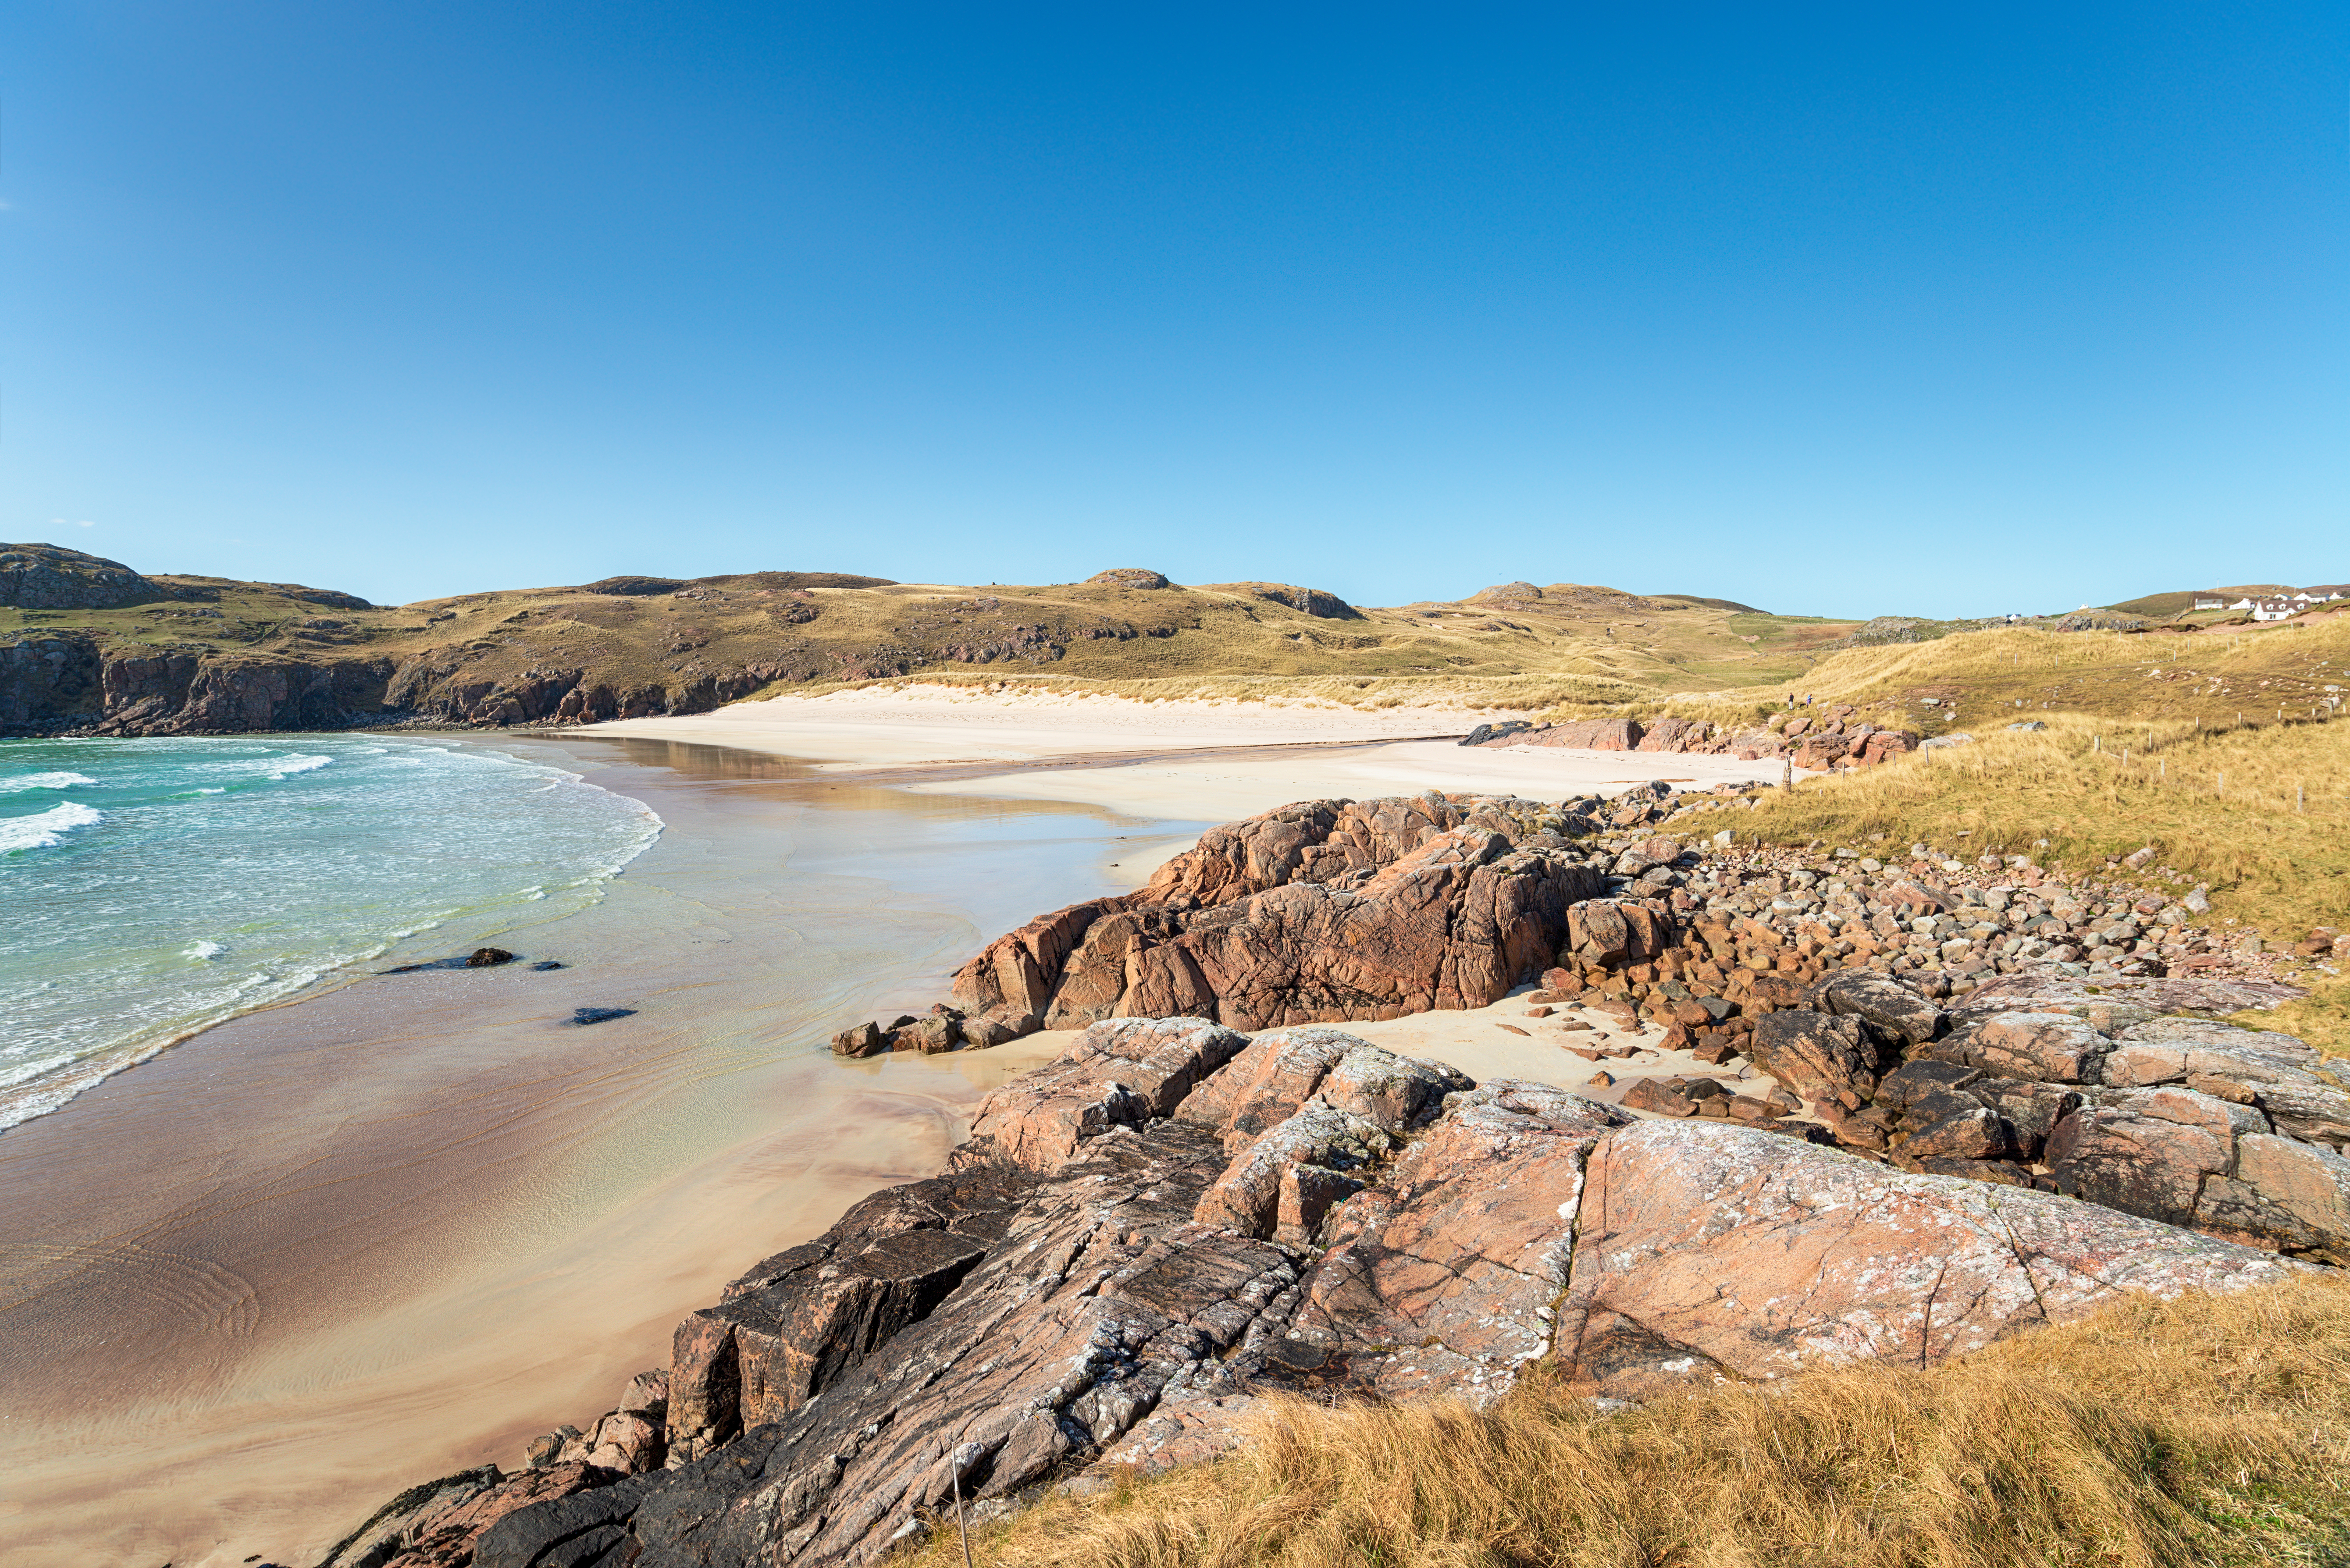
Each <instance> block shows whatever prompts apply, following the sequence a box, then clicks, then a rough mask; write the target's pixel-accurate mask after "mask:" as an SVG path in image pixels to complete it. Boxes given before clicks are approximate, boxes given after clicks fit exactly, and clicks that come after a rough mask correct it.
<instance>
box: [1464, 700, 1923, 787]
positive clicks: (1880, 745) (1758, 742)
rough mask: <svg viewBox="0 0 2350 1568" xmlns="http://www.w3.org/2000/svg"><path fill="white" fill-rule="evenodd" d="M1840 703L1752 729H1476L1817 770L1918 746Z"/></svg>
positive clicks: (1651, 723) (1624, 725)
mask: <svg viewBox="0 0 2350 1568" xmlns="http://www.w3.org/2000/svg"><path fill="white" fill-rule="evenodd" d="M1857 713H1858V710H1856V709H1854V708H1851V707H1847V706H1844V705H1841V704H1839V705H1837V706H1835V707H1830V708H1827V709H1825V710H1822V711H1820V712H1819V713H1817V714H1811V713H1803V714H1792V715H1791V714H1780V715H1777V716H1775V717H1773V719H1772V720H1771V721H1770V722H1769V723H1768V724H1766V725H1763V726H1761V727H1758V728H1752V729H1745V730H1725V729H1721V728H1718V727H1717V726H1715V725H1714V724H1713V723H1712V722H1710V721H1707V720H1703V719H1683V718H1679V717H1676V716H1674V715H1672V714H1669V713H1668V714H1660V715H1659V716H1658V717H1656V718H1653V719H1647V720H1640V719H1628V718H1612V719H1577V720H1570V721H1567V722H1562V723H1555V724H1514V725H1509V726H1500V725H1495V726H1491V727H1489V728H1487V729H1486V731H1485V732H1484V733H1482V734H1481V735H1472V736H1471V739H1470V740H1469V742H1466V743H1468V744H1471V745H1480V746H1572V747H1575V748H1579V749H1581V750H1585V751H1595V752H1636V751H1637V752H1678V753H1702V754H1706V755H1712V756H1736V757H1742V758H1745V759H1748V760H1750V761H1751V760H1753V759H1755V758H1758V757H1776V756H1785V757H1787V758H1788V760H1789V761H1791V762H1792V763H1794V765H1795V766H1796V767H1799V768H1804V769H1806V770H1810V771H1815V772H1829V771H1833V770H1837V769H1848V768H1858V767H1873V766H1875V765H1876V764H1877V763H1882V762H1885V761H1887V759H1889V758H1892V757H1897V756H1899V755H1901V754H1902V753H1906V752H1912V751H1915V750H1917V749H1918V745H1919V743H1920V742H1919V737H1918V735H1917V733H1916V732H1912V731H1908V730H1890V729H1884V728H1880V727H1879V726H1877V725H1875V724H1871V723H1868V722H1865V721H1863V720H1861V719H1860V718H1858V717H1857Z"/></svg>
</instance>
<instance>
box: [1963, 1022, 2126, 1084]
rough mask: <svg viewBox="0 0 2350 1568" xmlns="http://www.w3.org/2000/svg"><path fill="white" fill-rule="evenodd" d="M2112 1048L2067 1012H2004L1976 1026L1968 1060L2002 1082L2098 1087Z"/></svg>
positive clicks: (2101, 1036) (2089, 1027) (2097, 1034)
mask: <svg viewBox="0 0 2350 1568" xmlns="http://www.w3.org/2000/svg"><path fill="white" fill-rule="evenodd" d="M2109 1044H2110V1043H2109V1042H2108V1041H2107V1040H2106V1037H2105V1036H2104V1035H2102V1034H2099V1033H2097V1032H2096V1030H2095V1028H2093V1027H2091V1026H2090V1025H2089V1024H2088V1023H2086V1022H2085V1021H2084V1020H2082V1019H2078V1018H2074V1017H2071V1016H2069V1015H2068V1014H2065V1013H2061V1012H2001V1013H1996V1014H1994V1015H1992V1016H1991V1017H1990V1018H1988V1019H1985V1020H1984V1021H1983V1022H1982V1023H1981V1024H1980V1025H1978V1026H1977V1027H1976V1029H1975V1032H1974V1037H1973V1040H1972V1042H1971V1044H1970V1049H1969V1051H1968V1060H1970V1061H1971V1062H1973V1063H1974V1064H1976V1065H1977V1066H1980V1067H1981V1068H1982V1069H1983V1070H1984V1071H1985V1072H1987V1073H1994V1074H1998V1075H2001V1076H2003V1077H2011V1078H2037V1079H2039V1080H2041V1081H2042V1082H2043V1083H2057V1084H2094V1083H2096V1082H2098V1066H2099V1064H2101V1063H2102V1062H2103V1061H2104V1059H2105V1056H2106V1051H2107V1049H2108V1046H2109Z"/></svg>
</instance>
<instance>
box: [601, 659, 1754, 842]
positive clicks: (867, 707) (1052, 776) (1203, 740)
mask: <svg viewBox="0 0 2350 1568" xmlns="http://www.w3.org/2000/svg"><path fill="white" fill-rule="evenodd" d="M1519 717H1523V715H1521V714H1515V713H1508V712H1502V711H1483V710H1470V709H1457V708H1389V709H1370V710H1366V709H1353V708H1338V707H1335V706H1332V705H1329V704H1326V703H1305V702H1295V703H1281V702H1240V701H1215V702H1208V701H1158V702H1139V701H1131V700H1129V699H1126V698H1122V697H1107V696H1079V695H1067V694H1061V693H1043V692H1026V691H1015V692H1007V693H995V694H990V693H986V692H983V691H972V690H966V689H962V688H951V687H943V686H893V687H886V688H873V689H868V690H865V691H836V692H832V693H830V694H828V695H826V696H822V697H778V698H774V699H771V700H769V701H764V702H738V703H735V704H733V706H731V707H726V708H721V709H719V710H717V711H715V712H711V713H701V714H695V715H692V716H690V717H686V718H664V719H631V720H624V721H620V722H616V723H609V724H599V725H597V726H596V727H595V728H594V730H593V733H596V734H598V735H633V736H640V737H644V738H647V739H653V738H660V739H668V740H675V741H681V742H701V743H705V744H714V745H725V746H731V747H735V748H739V749H741V750H744V751H750V752H760V753H769V754H772V755H776V756H788V757H795V758H804V759H806V760H808V761H809V762H811V763H814V764H816V769H817V770H818V771H819V772H829V773H837V774H858V775H860V776H868V777H879V778H888V779H889V780H890V781H891V782H893V783H898V784H902V785H903V786H904V787H906V788H908V789H910V790H913V791H918V792H923V793H931V794H985V795H990V796H993V797H997V798H1009V799H1023V800H1057V801H1066V802H1070V803H1073V804H1074V803H1086V804H1090V805H1099V806H1103V807H1105V808H1107V809H1110V810H1114V811H1120V812H1125V813H1128V814H1129V815H1135V816H1141V817H1162V818H1163V817H1170V816H1174V817H1191V818H1206V819H1209V820H1211V821H1216V822H1226V821H1231V820H1232V819H1234V818H1237V817H1243V816H1252V815H1255V814H1256V813H1258V812H1261V811H1269V810H1271V809H1272V808H1273V807H1274V806H1277V805H1287V804H1288V803H1289V802H1291V801H1295V800H1309V799H1314V798H1317V797H1328V796H1347V797H1353V798H1358V799H1359V798H1365V797H1369V796H1376V795H1386V794H1415V793H1417V792H1419V791H1421V790H1428V789H1436V790H1446V791H1453V790H1472V791H1478V792H1482V793H1491V794H1520V795H1525V796H1529V797H1531V798H1535V799H1550V800H1557V799H1563V798H1565V796H1567V795H1572V794H1585V793H1587V792H1596V793H1600V794H1611V793H1614V792H1615V791H1617V790H1621V789H1624V788H1627V787H1628V786H1630V785H1632V784H1645V783H1648V782H1649V781H1651V780H1656V779H1667V780H1671V781H1673V782H1674V783H1677V784H1682V785H1684V786H1686V787H1690V788H1697V789H1703V788H1708V787H1711V785H1713V784H1721V783H1725V782H1733V781H1735V782H1743V781H1749V780H1767V779H1776V778H1777V777H1778V776H1779V774H1780V771H1781V764H1780V763H1777V762H1760V763H1742V762H1740V761H1738V760H1737V759H1736V758H1735V757H1714V756H1689V755H1683V754H1680V753H1646V752H1590V751H1576V750H1572V749H1569V748H1565V747H1558V748H1551V747H1537V748H1511V749H1488V748H1484V747H1477V748H1470V747H1463V746H1461V745H1459V744H1457V743H1455V742H1456V741H1457V740H1458V738H1459V737H1461V736H1462V735H1465V734H1467V733H1468V732H1470V731H1471V729H1473V728H1474V727H1475V726H1477V725H1478V724H1481V723H1491V722H1499V721H1501V720H1503V719H1510V718H1519Z"/></svg>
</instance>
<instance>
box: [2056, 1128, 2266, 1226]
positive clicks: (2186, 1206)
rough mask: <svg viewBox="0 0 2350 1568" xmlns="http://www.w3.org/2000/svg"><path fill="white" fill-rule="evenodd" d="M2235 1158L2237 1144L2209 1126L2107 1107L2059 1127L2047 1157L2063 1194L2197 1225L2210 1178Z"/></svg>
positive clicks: (2115, 1207) (2162, 1218) (2145, 1214)
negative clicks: (2205, 1183) (2199, 1204)
mask: <svg viewBox="0 0 2350 1568" xmlns="http://www.w3.org/2000/svg"><path fill="white" fill-rule="evenodd" d="M2214 1103H2218V1102H2214ZM2234 1158H2235V1151H2234V1150H2233V1148H2232V1147H2230V1140H2229V1139H2228V1138H2226V1137H2221V1136H2220V1135H2217V1134H2214V1133H2213V1132H2212V1131H2211V1130H2210V1128H2208V1127H2190V1126H2187V1125H2184V1124H2182V1123H2179V1122H2174V1121H2167V1120H2163V1119H2161V1118H2158V1117H2155V1116H2140V1115H2138V1114H2137V1113H2136V1112H2134V1111H2130V1110H2126V1109H2123V1108H2121V1107H2119V1106H2083V1107H2082V1108H2081V1109H2079V1110H2077V1111H2075V1112H2074V1113H2073V1114H2072V1115H2071V1116H2066V1117H2065V1118H2064V1120H2063V1121H2061V1122H2059V1123H2057V1124H2056V1129H2055V1131H2054V1132H2053V1133H2051V1134H2050V1135H2049V1137H2048V1147H2047V1152H2046V1160H2047V1165H2048V1170H2049V1174H2050V1175H2051V1176H2052V1177H2054V1179H2055V1182H2056V1185H2057V1187H2058V1189H2060V1190H2062V1191H2064V1192H2068V1193H2071V1194H2073V1195H2074V1196H2075V1197H2078V1198H2085V1199H2088V1200H2089V1201H2090V1202H2092V1203H2097V1204H2102V1205H2104V1206H2105V1207H2106V1208H2108V1209H2118V1210H2121V1211H2122V1212H2123V1213H2125V1214H2137V1215H2143V1216H2144V1217H2145V1218H2147V1219H2148V1220H2162V1221H2163V1222H2164V1223H2166V1224H2171V1225H2188V1224H2192V1223H2193V1222H2194V1219H2195V1200H2196V1198H2197V1195H2198V1194H2199V1193H2200V1192H2201V1190H2202V1187H2203V1179H2204V1178H2205V1177H2207V1176H2216V1175H2218V1174H2220V1173H2221V1172H2223V1171H2225V1170H2227V1169H2228V1168H2229V1167H2230V1164H2232V1163H2233V1161H2234Z"/></svg>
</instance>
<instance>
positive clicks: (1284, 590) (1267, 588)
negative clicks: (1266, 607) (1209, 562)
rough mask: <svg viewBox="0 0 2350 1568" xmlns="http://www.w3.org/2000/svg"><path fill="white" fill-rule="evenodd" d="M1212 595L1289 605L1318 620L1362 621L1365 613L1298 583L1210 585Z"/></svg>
mask: <svg viewBox="0 0 2350 1568" xmlns="http://www.w3.org/2000/svg"><path fill="white" fill-rule="evenodd" d="M1203 586H1204V587H1207V588H1208V589H1209V590H1210V591H1211V592H1219V593H1228V594H1245V595H1247V596H1248V597H1251V598H1255V599H1263V601H1264V602H1265V603H1267V604H1276V605H1286V606H1287V607H1290V608H1291V609H1294V610H1295V611H1296V612H1297V613H1298V614H1300V615H1310V616H1312V617H1313V618H1315V619H1316V620H1361V619H1363V618H1364V616H1363V612H1362V611H1360V610H1358V609H1357V608H1356V607H1354V606H1353V605H1350V604H1348V603H1347V601H1346V600H1345V599H1342V598H1340V597H1338V596H1337V595H1336V594H1333V593H1325V592H1324V591H1323V590H1322V589H1320V588H1308V587H1299V586H1298V585H1297V584H1295V583H1208V584H1205V585H1203Z"/></svg>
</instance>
